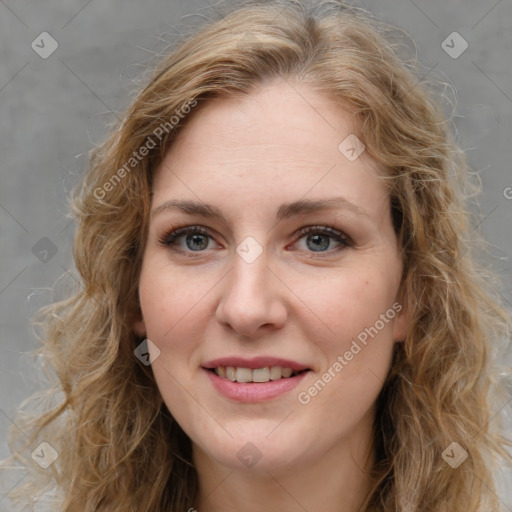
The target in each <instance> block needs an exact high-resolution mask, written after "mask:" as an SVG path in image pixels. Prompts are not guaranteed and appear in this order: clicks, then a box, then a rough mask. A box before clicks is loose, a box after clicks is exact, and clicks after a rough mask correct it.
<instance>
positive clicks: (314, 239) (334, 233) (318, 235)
mask: <svg viewBox="0 0 512 512" xmlns="http://www.w3.org/2000/svg"><path fill="white" fill-rule="evenodd" d="M299 234H300V235H302V236H301V237H300V238H299V240H301V239H303V238H305V239H306V247H307V248H308V249H311V250H312V252H316V253H318V252H320V253H322V252H332V250H336V249H332V248H331V249H330V246H331V245H332V241H333V240H334V241H335V242H336V243H337V244H338V250H339V249H340V248H344V247H351V246H352V243H351V241H350V239H349V238H348V236H346V235H345V234H344V233H342V232H341V231H338V230H336V229H334V228H331V227H328V226H307V227H304V228H302V229H301V230H300V231H299ZM340 245H341V247H340ZM327 249H330V250H329V251H328V250H327Z"/></svg>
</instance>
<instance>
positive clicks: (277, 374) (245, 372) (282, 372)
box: [211, 366, 307, 382]
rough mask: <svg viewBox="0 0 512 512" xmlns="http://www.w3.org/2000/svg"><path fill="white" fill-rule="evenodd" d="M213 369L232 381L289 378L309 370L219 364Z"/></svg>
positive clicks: (267, 380)
mask: <svg viewBox="0 0 512 512" xmlns="http://www.w3.org/2000/svg"><path fill="white" fill-rule="evenodd" d="M211 371H213V372H215V374H216V375H218V376H219V377H223V378H225V379H228V380H230V381H231V382H269V381H274V380H280V379H287V378H289V377H293V376H295V375H297V374H299V373H301V372H302V371H307V370H301V371H298V370H292V369H291V368H286V367H282V366H270V367H269V366H265V367H263V368H244V367H235V366H217V367H216V368H212V369H211Z"/></svg>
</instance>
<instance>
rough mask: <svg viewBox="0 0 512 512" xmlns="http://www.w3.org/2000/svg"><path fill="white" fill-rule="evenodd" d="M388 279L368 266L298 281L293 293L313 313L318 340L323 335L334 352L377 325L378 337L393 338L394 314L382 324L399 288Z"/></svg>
mask: <svg viewBox="0 0 512 512" xmlns="http://www.w3.org/2000/svg"><path fill="white" fill-rule="evenodd" d="M389 275H390V274H387V273H385V272H383V271H379V267H375V266H373V265H368V266H366V267H363V268H361V269H355V268H351V269H346V271H345V270H341V271H338V272H336V273H330V274H329V276H328V278H327V277H326V278H325V279H314V280H311V279H302V280H299V281H297V286H296V287H294V291H295V293H296V294H297V296H298V297H300V298H301V300H302V301H303V302H304V304H305V305H307V307H308V308H309V309H310V311H311V312H312V313H313V315H311V318H316V320H315V321H314V322H313V324H314V328H315V329H319V331H318V334H319V337H320V334H321V333H323V336H322V337H324V338H325V339H326V340H328V342H327V343H328V344H331V345H332V348H333V349H336V350H341V349H343V348H344V347H346V346H350V344H351V341H352V339H353V338H356V337H357V336H358V335H359V334H360V333H364V332H365V329H366V328H370V327H371V326H374V325H375V323H376V322H378V325H377V329H378V331H379V335H380V334H382V337H386V336H388V335H390V333H391V330H392V324H393V322H392V319H393V317H394V316H395V315H394V314H393V311H391V312H390V314H388V315H387V316H386V318H385V320H387V321H385V322H384V323H383V322H382V320H380V319H381V315H386V312H387V311H388V310H389V309H390V308H391V307H392V305H393V303H394V301H395V299H396V292H397V290H396V284H395V283H394V282H393V281H392V280H391V279H389ZM380 331H382V333H381V332H380ZM362 337H363V338H364V335H363V336H362Z"/></svg>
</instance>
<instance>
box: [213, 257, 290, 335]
mask: <svg viewBox="0 0 512 512" xmlns="http://www.w3.org/2000/svg"><path fill="white" fill-rule="evenodd" d="M223 281H224V284H223V288H222V290H221V298H220V301H219V305H218V307H217V311H216V317H217V321H218V322H219V323H220V324H222V325H223V326H224V327H228V328H231V329H233V330H234V331H236V332H237V333H238V334H240V335H242V336H255V335H257V334H258V333H259V332H261V331H262V330H273V329H280V328H282V327H283V326H284V325H285V323H286V319H287V316H288V311H287V308H286V303H285V300H284V299H285V297H284V295H283V294H284V293H285V286H284V285H283V284H282V282H281V281H280V280H279V279H278V277H277V276H276V275H275V274H274V272H273V271H272V270H271V269H270V268H268V265H267V260H266V258H265V257H264V255H263V254H262V255H261V256H260V257H259V258H258V259H257V260H256V261H253V262H252V263H247V262H246V261H244V259H242V258H241V257H239V255H238V254H235V255H234V262H233V268H232V269H231V271H230V272H229V273H228V275H227V276H226V278H225V279H224V280H223Z"/></svg>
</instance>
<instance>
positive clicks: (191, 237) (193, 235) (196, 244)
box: [159, 226, 212, 252]
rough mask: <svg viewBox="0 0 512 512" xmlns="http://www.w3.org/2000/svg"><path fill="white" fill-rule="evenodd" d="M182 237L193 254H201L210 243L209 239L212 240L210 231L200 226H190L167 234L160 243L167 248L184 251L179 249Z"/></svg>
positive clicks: (181, 248)
mask: <svg viewBox="0 0 512 512" xmlns="http://www.w3.org/2000/svg"><path fill="white" fill-rule="evenodd" d="M182 237H185V244H186V248H187V249H189V250H190V251H192V252H201V251H203V250H204V249H206V248H207V247H208V243H209V240H208V238H212V237H211V235H210V233H209V231H207V230H205V229H204V228H201V227H200V226H189V227H186V228H179V229H175V230H174V231H171V232H169V233H167V234H165V235H164V236H163V237H162V238H161V239H160V240H159V241H160V243H161V244H162V245H165V246H167V247H172V248H177V250H183V247H177V246H178V243H177V241H178V239H180V238H182Z"/></svg>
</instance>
